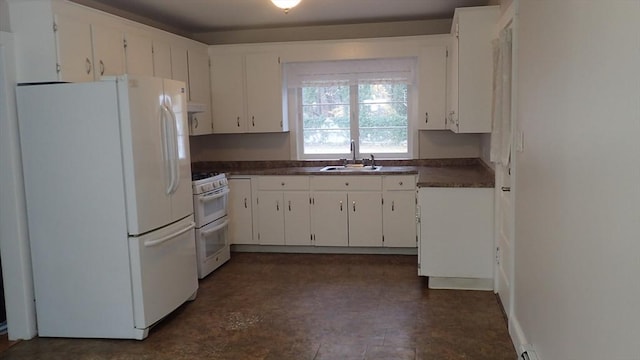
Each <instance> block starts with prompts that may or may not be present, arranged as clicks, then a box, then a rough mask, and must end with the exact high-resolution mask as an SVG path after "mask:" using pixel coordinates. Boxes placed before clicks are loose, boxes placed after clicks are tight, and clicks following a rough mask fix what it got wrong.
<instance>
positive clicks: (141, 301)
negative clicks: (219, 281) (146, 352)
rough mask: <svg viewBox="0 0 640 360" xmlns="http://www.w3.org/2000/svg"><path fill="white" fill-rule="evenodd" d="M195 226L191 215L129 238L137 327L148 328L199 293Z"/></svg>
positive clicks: (135, 322) (134, 313)
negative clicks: (164, 226)
mask: <svg viewBox="0 0 640 360" xmlns="http://www.w3.org/2000/svg"><path fill="white" fill-rule="evenodd" d="M194 227H195V223H194V222H193V216H189V217H187V218H186V219H183V220H181V221H179V222H177V223H175V224H172V225H169V226H167V227H166V228H162V229H160V230H157V231H154V232H151V233H149V234H145V235H144V236H140V237H130V238H129V252H130V259H131V276H132V284H133V286H132V287H133V315H134V324H135V327H136V328H138V329H146V328H148V327H149V326H151V325H153V324H154V323H155V322H157V321H158V320H160V319H162V318H163V317H165V316H166V315H168V314H169V313H170V312H172V311H173V310H175V309H176V308H177V307H179V306H180V305H181V304H182V303H184V302H185V301H187V300H188V299H189V298H191V297H192V296H194V295H195V293H196V291H197V290H198V271H197V265H196V243H195V232H194Z"/></svg>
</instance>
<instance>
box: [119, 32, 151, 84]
mask: <svg viewBox="0 0 640 360" xmlns="http://www.w3.org/2000/svg"><path fill="white" fill-rule="evenodd" d="M125 39H126V44H127V45H126V47H125V59H126V64H127V74H132V75H143V76H153V44H152V43H151V40H150V39H147V38H146V37H144V36H139V35H134V34H125Z"/></svg>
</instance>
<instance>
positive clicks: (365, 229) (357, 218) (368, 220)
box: [348, 191, 382, 246]
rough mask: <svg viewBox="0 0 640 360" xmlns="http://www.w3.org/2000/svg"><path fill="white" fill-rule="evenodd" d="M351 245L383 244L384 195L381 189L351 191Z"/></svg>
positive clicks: (349, 202)
mask: <svg viewBox="0 0 640 360" xmlns="http://www.w3.org/2000/svg"><path fill="white" fill-rule="evenodd" d="M348 206H349V246H382V195H381V194H380V192H379V191H358V192H350V193H349V199H348Z"/></svg>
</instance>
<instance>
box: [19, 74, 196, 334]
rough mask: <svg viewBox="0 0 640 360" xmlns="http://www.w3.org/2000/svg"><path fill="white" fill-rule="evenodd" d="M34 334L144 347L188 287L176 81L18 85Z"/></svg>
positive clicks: (189, 215) (190, 270) (191, 256)
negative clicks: (124, 340)
mask: <svg viewBox="0 0 640 360" xmlns="http://www.w3.org/2000/svg"><path fill="white" fill-rule="evenodd" d="M17 101H18V117H19V126H20V142H21V149H22V161H23V167H24V178H25V191H26V200H27V217H28V224H29V239H30V240H29V241H30V245H31V257H32V263H33V277H34V279H33V280H34V290H35V302H36V317H37V325H38V334H39V335H40V336H45V337H47V336H51V337H91V338H130V339H144V338H145V337H146V336H147V335H148V331H149V328H150V327H151V326H152V325H153V324H155V323H156V322H158V321H159V320H161V319H162V318H163V317H165V316H166V315H167V314H169V313H170V312H172V311H173V310H175V309H176V308H177V307H179V306H180V305H181V304H183V303H184V302H185V301H186V300H190V299H194V298H195V296H196V292H197V289H198V280H197V267H196V249H195V238H194V230H193V229H194V222H193V204H192V195H191V169H190V166H191V164H190V158H189V137H188V127H187V120H186V117H187V113H186V111H187V110H186V109H187V108H186V105H187V103H186V98H185V84H184V83H183V82H179V81H174V80H166V79H159V78H150V77H134V76H129V75H126V76H118V77H113V78H105V79H103V80H102V81H98V82H92V83H67V84H38V85H23V86H18V88H17Z"/></svg>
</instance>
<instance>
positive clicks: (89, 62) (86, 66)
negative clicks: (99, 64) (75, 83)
mask: <svg viewBox="0 0 640 360" xmlns="http://www.w3.org/2000/svg"><path fill="white" fill-rule="evenodd" d="M84 61H85V62H84V64H85V68H86V69H87V74H91V60H89V58H85V59H84Z"/></svg>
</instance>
